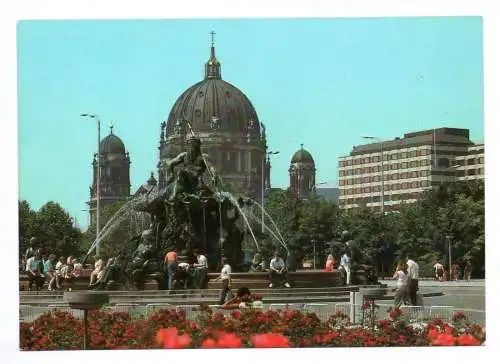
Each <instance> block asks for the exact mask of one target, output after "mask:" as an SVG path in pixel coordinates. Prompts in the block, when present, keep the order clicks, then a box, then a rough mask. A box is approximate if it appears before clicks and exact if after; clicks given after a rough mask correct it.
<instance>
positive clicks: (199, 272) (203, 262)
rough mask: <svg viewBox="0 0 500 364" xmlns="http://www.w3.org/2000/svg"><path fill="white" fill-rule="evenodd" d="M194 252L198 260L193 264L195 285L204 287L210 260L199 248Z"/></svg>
mask: <svg viewBox="0 0 500 364" xmlns="http://www.w3.org/2000/svg"><path fill="white" fill-rule="evenodd" d="M193 254H194V256H195V257H196V260H197V263H194V264H193V267H194V280H195V287H196V288H204V285H205V280H206V277H207V271H208V260H207V257H206V256H204V255H203V254H201V253H200V251H199V250H198V249H194V250H193Z"/></svg>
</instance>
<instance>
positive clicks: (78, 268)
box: [71, 258, 83, 278]
mask: <svg viewBox="0 0 500 364" xmlns="http://www.w3.org/2000/svg"><path fill="white" fill-rule="evenodd" d="M71 263H72V264H73V271H72V272H71V274H72V275H73V277H74V278H78V277H80V276H81V275H82V274H83V265H82V263H80V262H79V260H78V259H76V258H74V259H73V260H72V261H71Z"/></svg>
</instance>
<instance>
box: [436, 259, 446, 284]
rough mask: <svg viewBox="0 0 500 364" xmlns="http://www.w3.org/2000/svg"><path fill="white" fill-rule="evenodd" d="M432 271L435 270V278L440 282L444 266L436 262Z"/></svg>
mask: <svg viewBox="0 0 500 364" xmlns="http://www.w3.org/2000/svg"><path fill="white" fill-rule="evenodd" d="M434 271H435V272H436V280H438V281H440V282H442V281H443V275H444V267H443V265H442V264H441V262H436V264H434Z"/></svg>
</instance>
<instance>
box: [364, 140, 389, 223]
mask: <svg viewBox="0 0 500 364" xmlns="http://www.w3.org/2000/svg"><path fill="white" fill-rule="evenodd" d="M362 138H363V139H370V140H375V141H376V142H378V143H379V144H380V180H381V183H380V212H381V213H382V214H383V213H384V183H385V182H384V142H383V141H382V139H380V138H378V137H375V136H370V135H368V136H362Z"/></svg>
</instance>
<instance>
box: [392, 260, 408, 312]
mask: <svg viewBox="0 0 500 364" xmlns="http://www.w3.org/2000/svg"><path fill="white" fill-rule="evenodd" d="M407 268H408V266H407V265H406V264H404V263H403V264H398V266H397V268H396V272H395V273H394V275H393V276H392V278H393V279H397V281H396V293H395V295H394V307H396V308H399V307H401V304H402V303H403V302H406V301H407V297H408V271H407Z"/></svg>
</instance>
